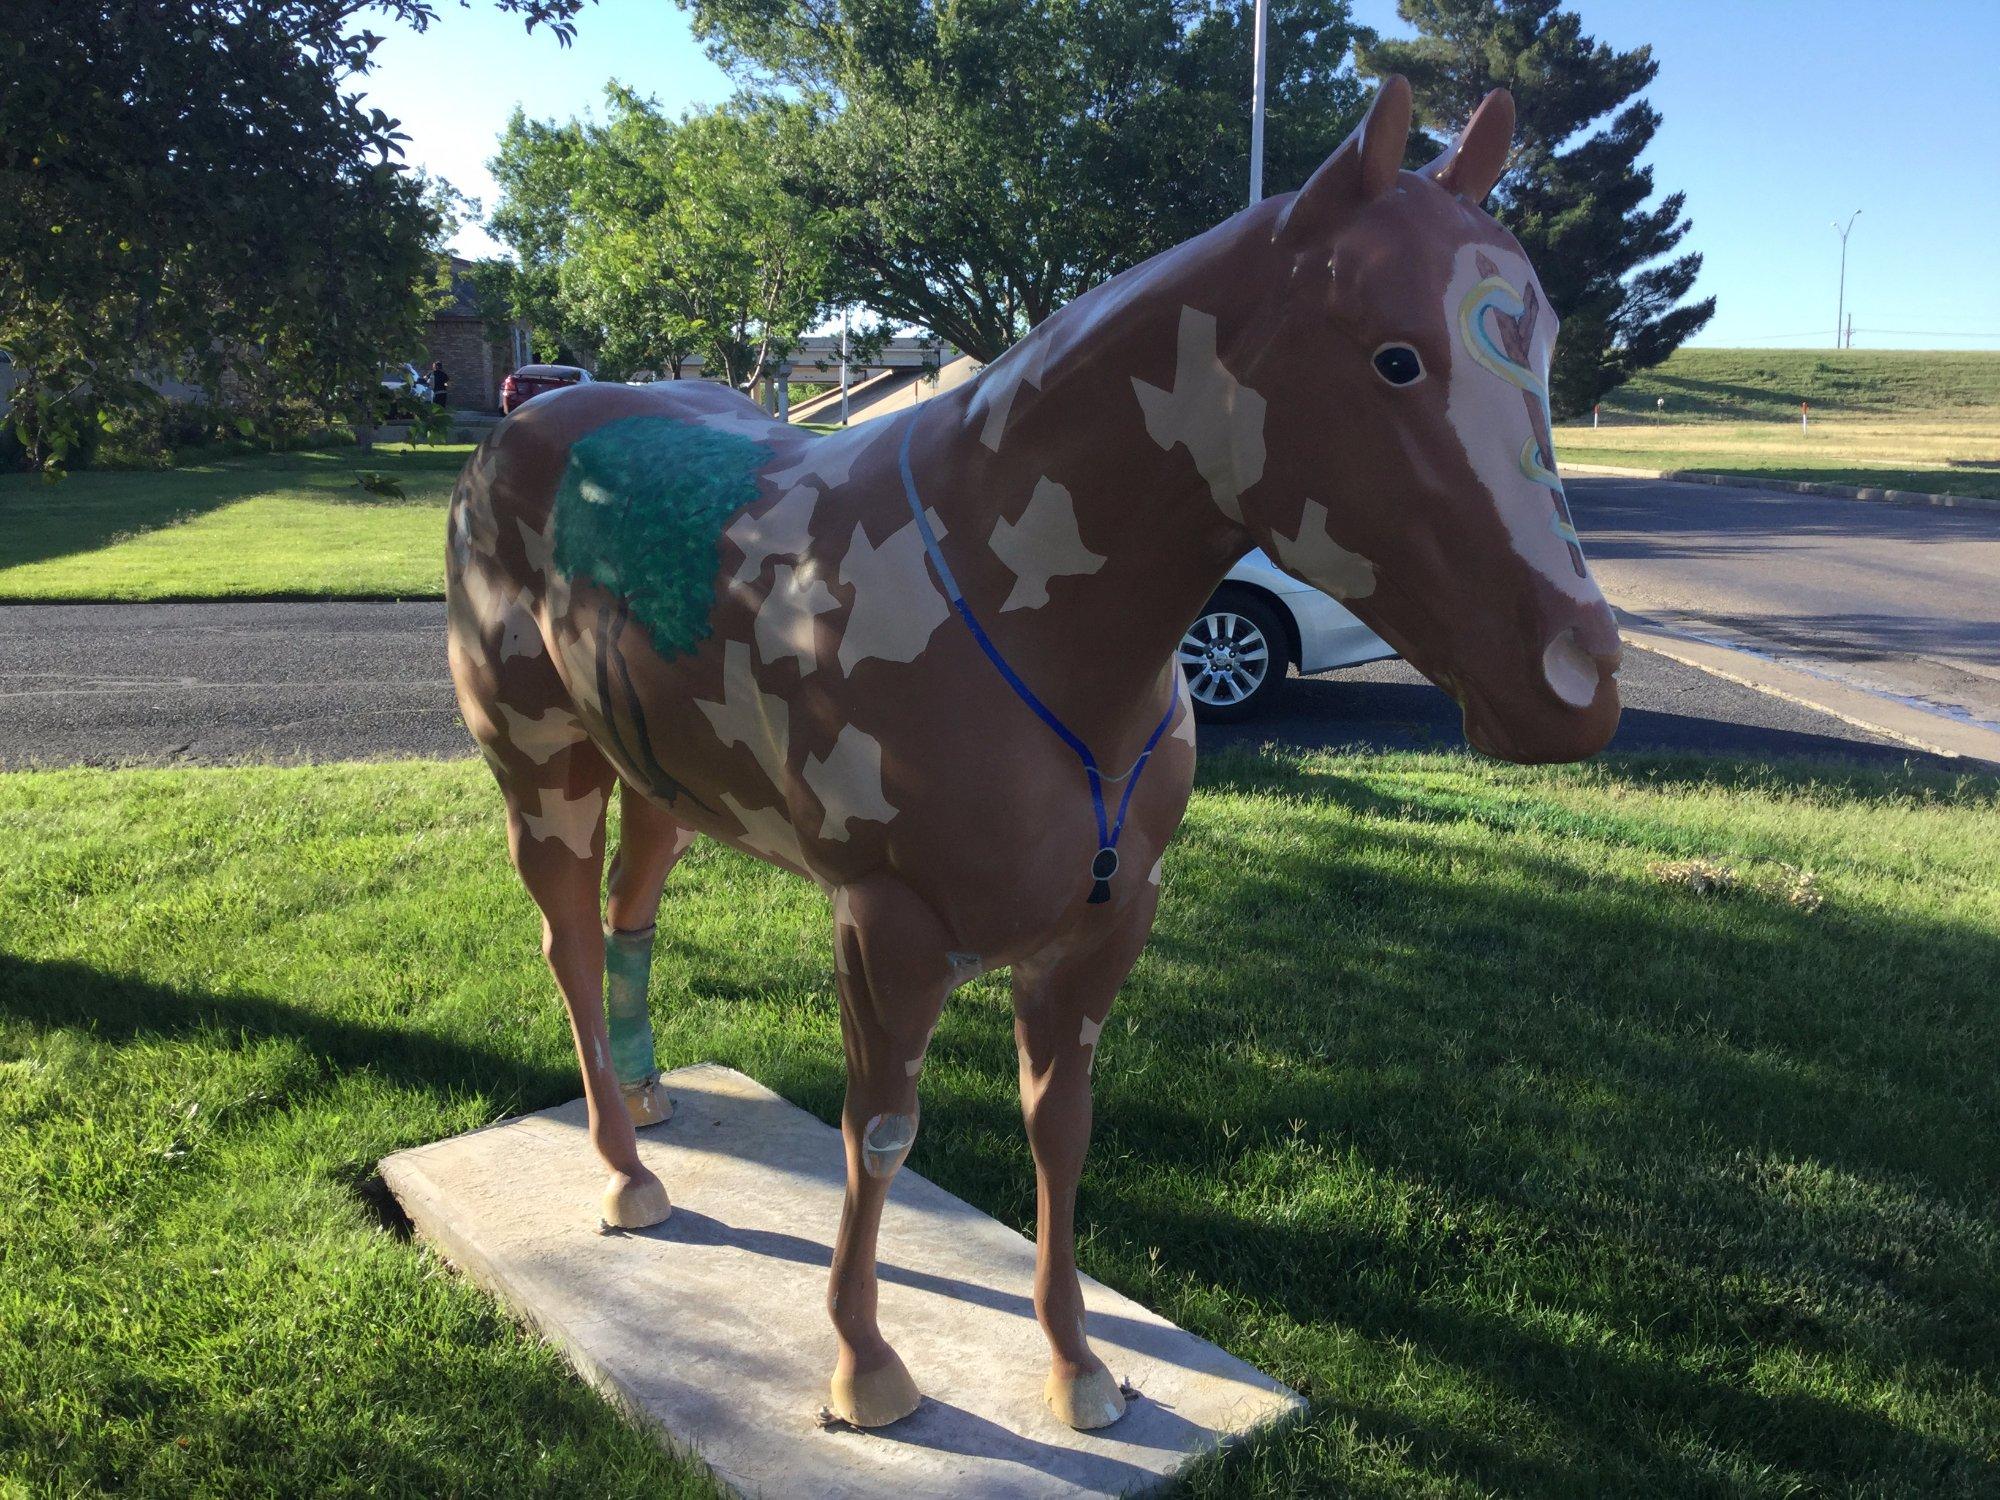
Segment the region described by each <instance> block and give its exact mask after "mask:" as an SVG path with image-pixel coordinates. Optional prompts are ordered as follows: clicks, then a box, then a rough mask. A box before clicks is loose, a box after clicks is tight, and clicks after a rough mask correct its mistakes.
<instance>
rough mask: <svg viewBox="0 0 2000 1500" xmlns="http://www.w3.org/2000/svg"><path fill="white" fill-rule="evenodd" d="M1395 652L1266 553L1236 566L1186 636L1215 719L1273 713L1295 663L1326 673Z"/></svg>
mask: <svg viewBox="0 0 2000 1500" xmlns="http://www.w3.org/2000/svg"><path fill="white" fill-rule="evenodd" d="M1395 654H1396V653H1395V651H1394V650H1393V649H1392V648H1391V647H1390V646H1389V644H1388V643H1387V642H1386V641H1384V640H1383V639H1382V638H1381V637H1380V636H1379V635H1377V634H1376V633H1375V632H1374V631H1372V630H1370V629H1369V628H1368V627H1367V626H1366V625H1363V624H1362V623H1361V622H1360V621H1359V620H1357V619H1355V618H1354V616H1353V615H1351V614H1349V613H1348V612H1347V611H1346V610H1345V609H1342V608H1341V607H1340V606H1339V605H1338V604H1336V603H1335V602H1334V601H1333V600H1331V599H1329V598H1327V596H1326V595H1325V594H1322V593H1321V592H1320V591H1319V590H1318V589H1316V588H1314V587H1313V586H1312V585H1311V584H1308V583H1301V582H1300V581H1299V580H1298V579H1296V578H1294V577H1292V575H1291V574H1289V573H1287V572H1285V571H1283V570H1282V569H1281V568H1279V567H1278V566H1277V564H1275V563H1273V562H1272V561H1271V559H1270V558H1268V557H1266V556H1265V555H1264V554H1263V553H1262V552H1252V553H1250V554H1249V555H1248V556H1247V557H1245V558H1244V559H1243V560H1242V561H1241V562H1239V563H1237V564H1236V566H1235V567H1233V568H1231V569H1230V570H1229V576H1228V577H1227V578H1225V579H1224V580H1223V581H1222V586H1221V587H1220V588H1218V589H1217V590H1216V591H1215V592H1214V593H1213V594H1212V595H1210V596H1209V600H1208V607H1207V608H1206V609H1204V610H1203V611H1202V612H1201V615H1200V617H1199V618H1197V619H1196V620H1195V622H1194V624H1193V625H1191V626H1189V627H1188V633H1187V634H1186V635H1184V636H1183V637H1181V651H1180V657H1181V670H1182V671H1183V672H1184V673H1186V674H1187V688H1188V697H1190V698H1191V699H1193V700H1194V713H1195V717H1196V718H1197V719H1201V720H1205V721H1207V722H1210V723H1235V722H1238V721H1240V720H1243V719H1251V718H1255V717H1256V716H1257V715H1258V714H1261V713H1263V712H1265V711H1266V710H1267V709H1269V708H1270V707H1271V706H1272V702H1273V700H1274V699H1275V698H1277V697H1278V695H1279V694H1280V693H1282V692H1283V691H1284V685H1285V669H1286V668H1287V667H1288V666H1297V667H1298V669H1299V670H1300V671H1301V672H1324V671H1327V670H1329V669H1331V668H1333V667H1351V666H1356V665H1358V664H1360V663H1361V662H1364V661H1376V660H1378V659H1380V658H1381V657H1384V656H1394V655H1395Z"/></svg>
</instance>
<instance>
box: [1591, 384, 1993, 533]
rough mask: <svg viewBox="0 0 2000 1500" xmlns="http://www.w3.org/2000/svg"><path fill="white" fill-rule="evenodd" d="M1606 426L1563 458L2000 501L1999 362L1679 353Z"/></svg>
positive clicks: (1607, 405) (1619, 396)
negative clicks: (1807, 409)
mask: <svg viewBox="0 0 2000 1500" xmlns="http://www.w3.org/2000/svg"><path fill="white" fill-rule="evenodd" d="M1662 400H1664V401H1665V403H1666V404H1665V406H1664V407H1662V406H1661V405H1660V404H1659V403H1660V402H1661V401H1662ZM1801 401H1805V402H1808V403H1810V405H1811V407H1812V420H1811V424H1810V426H1809V427H1808V428H1807V429H1806V430H1805V431H1801V430H1800V429H1799V403H1800V402H1801ZM1602 422H1603V425H1602V426H1601V427H1595V428H1593V427H1592V426H1591V425H1590V419H1589V417H1588V416H1586V417H1585V418H1584V419H1583V420H1582V421H1581V422H1570V423H1566V424H1564V425H1563V427H1562V428H1561V429H1560V430H1559V431H1558V432H1557V435H1556V447H1557V451H1558V452H1559V453H1560V454H1561V456H1562V458H1563V459H1564V460H1565V461H1567V462H1568V463H1571V464H1608V465H1611V466H1614V467H1622V468H1638V469H1647V470H1659V471H1671V470H1675V469H1694V470H1700V471H1704V472H1708V473H1716V474H1741V475H1743V476H1744V477H1745V478H1746V479H1758V478H1763V479H1808V480H1823V481H1829V482H1832V483H1835V484H1862V485H1880V486H1884V487H1886V488H1890V489H1905V490H1929V491H1934V492H1944V493H1948V494H1957V495H1984V496H1987V497H1989V498H1995V499H2000V351H1986V352H1967V351H1964V350H1951V351H1939V350H1932V349H1854V350H1840V351H1835V350H1831V349H1682V350H1680V351H1679V352H1677V353H1676V354H1675V355H1674V356H1673V358H1671V359H1669V360H1668V361H1667V362H1666V363H1665V364H1663V365H1661V366H1660V367H1659V368H1658V369H1655V370H1648V371H1647V372H1646V373H1645V374H1643V375H1641V376H1639V377H1638V378H1637V379H1636V380H1634V381H1632V382H1631V383H1630V384H1629V385H1626V386H1624V387H1622V388H1620V389H1619V390H1616V391H1614V392H1612V393H1611V394H1610V395H1609V396H1606V397H1605V398H1604V410H1603V416H1602Z"/></svg>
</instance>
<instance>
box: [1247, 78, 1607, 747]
mask: <svg viewBox="0 0 2000 1500" xmlns="http://www.w3.org/2000/svg"><path fill="white" fill-rule="evenodd" d="M1513 124H1514V105H1513V100H1512V99H1511V98H1510V97H1509V96H1508V95H1507V94H1505V93H1504V92H1502V93H1494V94H1489V95H1488V96H1487V97H1486V100H1485V101H1484V102H1483V103H1482V104H1481V105H1480V106H1479V109H1478V111H1477V112H1476V113H1475V114H1474V115H1473V117H1472V121H1471V123H1470V124H1469V125H1467V126H1466V128H1465V131H1464V133H1463V134H1462V135H1461V136H1460V137H1459V138H1458V140H1457V141H1455V142H1454V143H1453V144H1452V146H1451V147H1450V149H1448V150H1447V151H1446V152H1445V154H1444V155H1443V156H1441V157H1440V158H1439V159H1438V160H1437V161H1435V162H1433V163H1431V165H1430V166H1428V167H1426V168H1424V170H1423V171H1421V172H1406V171H1403V170H1402V158H1403V149H1404V146H1405V144H1406V142H1407V139H1408V135H1409V125H1410V91H1409V86H1408V85H1407V84H1406V83H1404V81H1403V80H1402V79H1401V78H1389V79H1387V80H1385V81H1384V83H1383V85H1382V87H1381V90H1380V92H1379V93H1378V94H1377V95H1376V98H1375V102H1374V105H1373V106H1372V107H1371V108H1370V109H1369V111H1368V117H1367V118H1366V119H1365V120H1364V121H1363V122H1362V124H1361V126H1360V128H1359V129H1357V130H1356V131H1355V132H1354V134H1353V135H1352V136H1350V137H1349V138H1348V140H1347V141H1346V142H1345V143H1344V144H1343V145H1342V146H1341V147H1340V149H1339V150H1338V151H1336V152H1334V154H1333V155H1332V157H1330V158H1329V159H1328V160H1327V162H1326V164H1325V165H1324V166H1322V167H1321V168H1320V169H1319V170H1318V171H1317V172H1316V173H1314V174H1313V177H1312V180H1311V181H1309V182H1308V183H1307V184H1306V185H1305V186H1304V187H1303V188H1301V189H1300V190H1299V191H1298V192H1297V193H1296V194H1295V195H1294V196H1293V197H1292V199H1291V201H1290V202H1289V203H1285V204H1282V205H1281V206H1275V207H1274V209H1273V210H1272V211H1271V217H1270V220H1269V222H1270V223H1271V224H1272V225H1273V229H1272V239H1271V242H1270V250H1271V253H1274V254H1275V255H1276V256H1277V257H1278V260H1277V264H1276V265H1275V266H1274V267H1272V269H1271V273H1270V274H1271V280H1272V281H1273V282H1275V284H1276V285H1277V286H1278V288H1279V290H1278V292H1277V294H1276V300H1275V303H1274V304H1273V305H1272V306H1271V307H1270V308H1269V309H1267V311H1268V313H1269V314H1270V316H1269V318H1268V321H1267V322H1266V323H1265V325H1264V326H1265V328H1266V329H1268V336H1267V338H1266V339H1265V340H1264V341H1263V349H1262V352H1261V353H1260V354H1258V355H1257V356H1255V358H1254V369H1253V370H1252V371H1250V372H1248V373H1249V380H1250V383H1251V384H1254V385H1255V386H1257V387H1258V388H1260V389H1261V390H1263V391H1264V392H1266V393H1268V395H1269V396H1270V397H1271V398H1272V399H1271V400H1270V402H1269V407H1268V411H1267V415H1266V425H1265V434H1266V456H1265V464H1264V469H1263V477H1262V482H1261V483H1260V484H1257V485H1254V486H1252V487H1251V488H1250V489H1249V490H1248V491H1247V492H1246V493H1245V494H1244V495H1243V496H1242V499H1241V504H1242V507H1243V511H1244V517H1243V519H1244V521H1245V523H1246V524H1247V525H1248V527H1249V529H1250V532H1251V534H1252V535H1253V536H1254V537H1255V538H1256V540H1257V541H1258V543H1259V544H1260V545H1262V546H1263V547H1264V549H1265V550H1266V551H1267V552H1268V553H1270V555H1271V556H1272V557H1273V558H1274V559H1276V560H1277V561H1278V562H1279V563H1280V564H1281V565H1283V566H1284V567H1285V568H1286V569H1287V570H1288V571H1291V572H1293V573H1295V574H1296V575H1298V576H1299V577H1302V578H1304V579H1305V580H1306V581H1307V582H1309V583H1312V584H1314V585H1316V586H1318V587H1319V588H1322V589H1324V590H1325V591H1326V592H1328V593H1330V594H1332V595H1334V596H1335V597H1336V598H1339V599H1341V600H1342V601H1343V602H1345V603H1346V604H1347V605H1348V607H1349V608H1351V609H1352V610H1353V611H1354V612H1355V613H1356V614H1357V615H1359V616H1360V617H1361V618H1362V619H1363V620H1364V621H1366V622H1367V623H1368V624H1369V625H1370V626H1371V627H1373V628H1374V629H1375V630H1376V631H1377V632H1378V633H1379V634H1380V635H1381V636H1382V637H1383V638H1384V639H1386V640H1387V641H1389V642H1390V644H1392V645H1394V646H1395V647H1396V648H1397V649H1398V650H1399V651H1401V652H1402V653H1403V655H1404V656H1405V657H1407V658H1408V659H1409V661H1410V662H1411V663H1412V664H1413V665H1415V666H1416V667H1417V668H1418V669H1419V670H1420V671H1422V672H1423V673H1424V674H1425V675H1426V676H1427V677H1429V678H1431V679H1432V680H1433V681H1434V682H1436V683H1437V684H1438V685H1439V686H1440V687H1442V688H1444V689H1445V690H1446V691H1447V692H1449V693H1451V694H1452V696H1453V697H1455V698H1456V699H1458V701H1459V703H1460V705H1461V707H1462V708H1463V710H1464V715H1465V729H1466V734H1467V737H1468V738H1469V739H1470V740H1471V741H1472V743H1473V744H1474V745H1476V746H1478V747H1479V748H1480V749H1482V750H1484V751H1486V752H1487V753H1488V754H1492V755H1497V756H1501V757H1504V758H1505V759H1508V760H1518V761H1555V760H1575V759H1578V758H1580V757H1582V756H1586V755H1590V754H1593V753H1595V752H1596V751H1598V750H1600V749H1602V748H1603V747H1604V745H1605V743H1606V742H1607V741H1608V740H1609V739H1610V738H1611V735H1612V731H1613V730H1615V729H1616V728H1617V725H1618V684H1617V682H1616V680H1615V673H1616V669H1617V666H1618V660H1619V651H1620V648H1619V641H1618V632H1617V628H1616V626H1615V625H1614V624H1613V623H1612V618H1611V611H1610V609H1609V607H1608V606H1607V605H1606V604H1605V602H1604V596H1603V595H1602V594H1601V593H1599V592H1598V589H1597V585H1596V583H1595V582H1594V581H1593V580H1592V579H1591V576H1590V573H1589V571H1588V569H1587V568H1586V567H1585V565H1584V560H1583V551H1582V549H1581V548H1580V547H1579V546H1578V545H1577V538H1576V531H1575V529H1574V528H1573V527H1572V526H1571V524H1570V515H1569V508H1568V506H1567V504H1566V503H1565V501H1564V499H1563V488H1562V481H1561V480H1560V479H1558V478H1557V477H1556V473H1555V453H1554V449H1553V447H1552V440H1551V433H1550V427H1549V421H1550V419H1549V401H1548V373H1549V356H1550V353H1551V351H1552V350H1553V348H1554V345H1555V338H1556V316H1555V313H1554V311H1553V310H1552V309H1551V308H1550V307H1549V305H1548V299H1547V298H1546V297H1545V296H1544V295H1543V293H1542V289H1541V285H1540V283H1539V282H1538V281H1537V280H1536V278H1535V272H1534V268H1533V267H1532V266H1530V265H1529V264H1528V260H1527V257H1526V256H1525V255H1523V254H1522V252H1521V247H1520V245H1519V244H1518V243H1517V242H1516V241H1515V239H1514V237H1513V236H1512V235H1510V234H1508V233H1507V231H1506V230H1504V229H1502V228H1501V227H1500V226H1499V224H1497V223H1495V222H1494V220H1493V219H1492V218H1491V217H1489V216H1488V215H1487V214H1486V212H1485V211H1484V210H1483V209H1482V208H1481V207H1480V203H1481V202H1482V200H1483V199H1484V198H1485V197H1486V194H1487V193H1488V192H1489V191H1490V190H1491V189H1492V187H1493V184H1494V182H1495V181H1496V180H1497V179H1498V177H1499V175H1500V172H1501V169H1502V167H1503V166H1504V164H1505V162H1506V158H1507V152H1508V149H1509V144H1510V140H1509V138H1510V137H1511V135H1512V133H1513Z"/></svg>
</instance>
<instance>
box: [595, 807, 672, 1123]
mask: <svg viewBox="0 0 2000 1500" xmlns="http://www.w3.org/2000/svg"><path fill="white" fill-rule="evenodd" d="M618 791H619V803H618V805H619V810H620V816H619V834H618V852H617V854H615V855H614V856H613V857H612V860H611V879H610V881H609V884H608V889H607V890H606V892H605V900H604V950H605V951H604V1009H605V1018H606V1021H607V1023H608V1026H609V1030H610V1039H611V1065H612V1070H613V1071H614V1072H616V1073H617V1075H618V1091H619V1093H620V1094H621V1095H622V1096H623V1097H624V1100H625V1109H626V1113H628V1114H629V1115H630V1116H631V1117H632V1123H633V1124H634V1125H636V1126H638V1127H640V1128H641V1129H644V1128H645V1127H646V1126H648V1125H657V1124H659V1123H660V1122H661V1121H662V1120H666V1119H669V1118H671V1117H672V1115H673V1112H674V1107H673V1102H672V1101H671V1100H669V1099H668V1098H667V1096H666V1093H665V1091H664V1090H663V1089H661V1088H660V1070H659V1067H658V1065H657V1063H656V1061H655V1058H654V1053H653V1021H652V1014H651V1012H650V1010H649V1009H648V1007H647V1001H646V987H647V984H648V981H649V980H650V979H651V977H652V968H653V934H654V928H655V924H656V923H657V921H658V919H659V914H660V893H661V892H662V891H663V890H664V889H665V887H666V883H667V875H668V873H669V872H670V871H671V870H672V869H673V867H674V864H675V862H676V861H677V860H679V858H680V857H681V855H682V854H683V853H685V852H686V850H687V847H688V845H690V844H692V843H693V842H694V830H693V829H691V828H688V827H686V826H685V825H683V824H681V823H679V822H676V821H675V819H674V816H673V814H671V813H669V812H668V811H667V810H666V809H665V808H663V807H661V806H659V805H658V804H657V803H655V802H651V801H649V800H648V799H647V798H646V796H645V795H644V794H643V793H640V792H636V791H634V790H633V789H632V788H631V787H630V786H629V785H626V784H624V783H622V782H621V783H620V784H619V788H618Z"/></svg>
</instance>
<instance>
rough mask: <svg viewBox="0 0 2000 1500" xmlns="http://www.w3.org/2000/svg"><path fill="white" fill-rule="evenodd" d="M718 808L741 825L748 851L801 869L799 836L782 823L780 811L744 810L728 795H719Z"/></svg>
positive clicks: (802, 851) (748, 808)
mask: <svg viewBox="0 0 2000 1500" xmlns="http://www.w3.org/2000/svg"><path fill="white" fill-rule="evenodd" d="M722 805H723V806H724V807H726V808H728V809H729V811H730V812H731V813H732V814H734V816H735V818H736V821H737V822H739V823H741V824H742V825H743V842H744V843H745V844H747V845H748V846H749V847H750V848H752V849H755V850H756V851H757V852H758V853H760V854H768V855H770V856H771V857H772V858H773V859H777V860H780V861H782V862H783V863H785V864H788V865H790V866H791V867H792V868H793V869H794V870H801V871H802V870H804V869H805V867H806V855H805V850H803V849H801V848H800V847H799V836H798V834H796V833H794V832H793V831H792V825H791V824H790V823H788V822H787V821H785V810H784V809H783V808H782V807H745V806H744V805H743V804H742V803H741V802H738V801H737V800H736V799H735V798H734V797H733V796H731V795H730V794H729V793H728V792H724V793H723V794H722Z"/></svg>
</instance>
